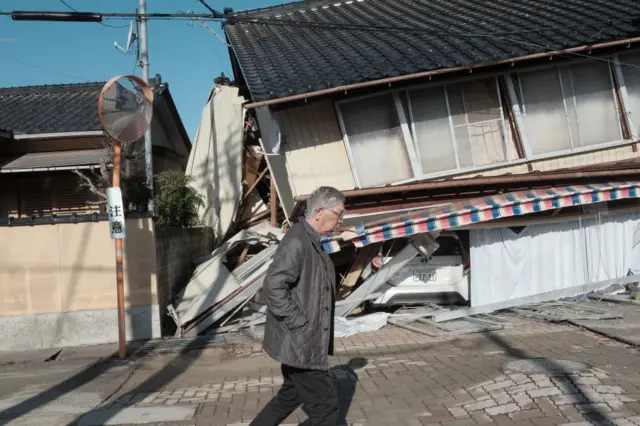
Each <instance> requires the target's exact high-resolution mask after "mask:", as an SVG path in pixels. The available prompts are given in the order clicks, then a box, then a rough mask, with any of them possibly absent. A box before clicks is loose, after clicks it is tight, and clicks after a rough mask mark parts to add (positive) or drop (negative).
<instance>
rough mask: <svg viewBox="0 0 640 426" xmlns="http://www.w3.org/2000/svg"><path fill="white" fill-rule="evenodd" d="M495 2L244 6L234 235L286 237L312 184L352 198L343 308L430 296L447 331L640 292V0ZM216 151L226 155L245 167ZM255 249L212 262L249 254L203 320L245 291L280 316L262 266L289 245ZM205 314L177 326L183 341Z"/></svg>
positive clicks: (338, 252)
mask: <svg viewBox="0 0 640 426" xmlns="http://www.w3.org/2000/svg"><path fill="white" fill-rule="evenodd" d="M485 3H486V2H481V1H479V0H478V1H471V2H467V3H465V5H464V6H463V5H447V6H442V5H439V4H435V3H433V2H428V1H416V2H413V3H394V5H393V7H390V6H389V5H388V4H387V2H385V1H383V0H364V1H347V2H338V3H335V2H323V1H303V2H298V3H292V4H285V5H282V6H277V7H272V8H266V9H260V10H255V11H246V12H237V13H233V12H229V13H228V14H227V15H226V17H227V21H226V23H225V25H224V30H225V33H226V36H227V39H228V41H229V43H230V46H231V47H230V56H231V62H232V65H233V70H234V74H235V81H236V82H237V85H238V87H237V88H228V87H224V88H223V89H219V91H220V90H222V92H221V93H223V94H224V93H225V92H228V93H231V92H232V91H233V93H232V95H231V96H229V97H228V98H229V100H227V101H225V102H221V103H220V105H219V106H216V107H215V108H212V110H215V109H220V108H226V105H227V106H228V105H229V104H230V103H233V104H234V105H235V106H234V108H235V109H233V111H239V110H240V108H239V107H238V106H237V105H239V103H238V102H237V101H235V100H234V99H237V98H238V97H241V98H242V99H244V101H243V104H242V106H243V111H244V115H243V119H239V118H238V117H237V116H239V113H235V112H234V115H235V116H236V117H235V118H234V120H236V121H235V122H234V123H235V124H234V126H235V127H234V128H235V129H240V128H241V127H242V125H243V123H244V130H243V131H242V132H241V133H238V132H240V131H239V130H235V132H236V133H235V135H234V136H233V137H227V139H226V142H225V143H232V144H233V150H236V151H234V152H236V154H234V157H233V158H235V159H236V160H235V161H236V162H238V161H239V160H238V158H240V155H239V154H237V150H240V149H241V148H244V152H245V156H244V166H243V167H244V172H242V171H241V170H240V168H239V166H238V167H237V168H236V169H235V171H234V172H233V173H234V179H233V182H232V183H233V185H235V186H234V188H235V192H234V193H233V194H234V195H233V197H231V198H229V197H227V198H225V201H224V202H225V203H230V204H228V205H229V206H230V207H229V209H231V210H233V211H234V220H233V221H227V222H226V223H228V224H229V225H228V229H220V230H219V231H220V233H221V234H220V237H221V238H223V239H224V238H228V237H229V236H231V235H234V234H235V233H237V232H238V231H239V230H240V229H247V228H250V227H252V226H255V225H256V224H258V223H260V221H261V220H266V219H267V218H269V217H271V226H273V227H279V228H281V229H284V230H286V228H287V226H290V224H291V223H293V222H294V221H296V220H299V219H300V217H301V215H302V213H303V211H304V204H305V200H306V198H307V197H308V194H310V193H311V192H312V191H313V190H314V189H315V188H316V187H318V186H321V185H330V186H334V187H336V188H338V189H340V190H342V191H344V193H345V195H346V197H347V201H346V208H347V215H346V216H345V222H344V224H343V229H341V230H339V231H338V232H336V233H335V234H334V235H330V236H327V237H326V238H325V239H324V240H323V246H324V248H325V250H326V251H327V252H329V253H331V256H332V258H333V259H334V262H335V264H336V268H337V271H338V274H339V277H338V278H339V279H338V282H339V283H340V288H339V289H338V291H339V293H338V294H339V295H340V298H341V300H340V301H339V302H338V308H337V310H336V312H337V314H338V316H347V315H349V314H352V313H354V312H357V311H359V310H360V309H361V308H362V306H374V307H379V308H389V307H394V306H404V305H416V304H418V305H419V304H422V305H425V304H426V305H428V306H431V307H432V308H433V309H431V308H430V309H431V311H429V312H427V313H425V312H426V311H423V312H422V313H421V315H428V316H430V317H432V318H433V320H434V321H436V322H441V321H447V320H452V319H456V318H461V317H465V316H469V315H479V314H486V313H490V312H493V311H496V310H500V309H507V308H512V307H517V306H523V305H526V304H530V303H536V302H541V301H545V300H556V299H561V298H566V297H572V296H575V295H578V294H583V293H588V292H590V291H594V290H600V289H603V288H606V287H608V286H611V285H612V284H625V283H630V282H635V281H636V279H635V278H634V277H633V271H636V270H638V269H640V265H639V264H638V260H639V258H640V254H639V252H638V250H639V249H640V246H639V244H638V235H640V233H639V232H638V229H640V228H639V227H638V225H639V224H640V205H639V204H638V196H639V194H640V193H639V190H640V188H639V185H640V153H639V151H638V146H637V144H638V142H639V138H640V77H639V76H640V74H638V72H637V68H638V67H640V43H639V42H640V37H638V31H639V30H640V24H638V21H637V19H631V18H630V17H633V16H638V14H639V13H640V4H638V3H637V2H635V1H630V0H604V1H602V2H599V3H597V4H589V5H585V4H581V5H574V4H567V3H566V2H563V1H560V0H554V1H551V2H550V1H544V2H543V1H533V2H529V3H527V4H517V5H515V4H513V5H510V7H509V9H508V10H507V9H504V8H503V7H502V6H500V5H499V4H498V3H490V4H485ZM479 14H481V15H482V16H492V18H491V19H489V20H484V19H478V15H479ZM371 17H377V18H376V24H373V23H372V22H371V21H370V18H371ZM595 17H597V19H596V18H595ZM585 23H588V25H587V24H585ZM374 27H375V31H372V29H374ZM474 34H475V35H477V36H473V35H474ZM505 34H510V35H509V36H506V35H505ZM217 96H221V95H220V94H219V95H217ZM213 99H214V103H215V99H216V98H215V97H214V98H213ZM219 99H220V100H222V99H223V97H219ZM211 105H213V104H211ZM207 114H208V115H209V116H212V114H213V112H211V111H209V112H207ZM203 118H204V117H203ZM213 121H214V122H215V125H214V126H213V128H216V127H218V126H226V125H225V124H224V121H223V120H217V119H216V120H213ZM210 127H211V126H210ZM228 128H229V126H226V127H224V129H228ZM225 131H226V130H225ZM220 137H222V136H220ZM205 139H206V138H204V139H203V140H205ZM232 139H233V141H231V140H232ZM240 139H242V141H243V142H242V144H241V143H240ZM199 141H200V134H199V137H198V141H197V142H196V144H198V143H199ZM210 145H211V143H210ZM211 146H213V148H211V147H208V148H207V149H208V150H209V152H217V155H218V157H217V160H216V161H226V159H228V158H229V156H228V155H227V154H225V156H226V157H225V156H223V155H222V153H223V152H227V150H226V148H225V149H223V148H222V146H223V145H222V144H220V142H218V144H217V145H216V144H215V143H214V144H213V145H211ZM197 149H198V148H197V147H196V148H194V151H197ZM220 169H222V168H220ZM239 176H242V178H240V177H239ZM267 179H268V182H269V183H268V184H267V183H265V180H267ZM212 188H218V186H215V185H214V186H212ZM220 188H222V187H221V186H220ZM221 190H222V189H221ZM225 190H226V189H225ZM228 200H233V201H228ZM234 203H235V204H234ZM226 227H227V226H225V227H223V228H226ZM223 234H224V235H223ZM263 237H264V238H266V236H263ZM242 238H245V237H242ZM243 241H244V243H243V244H244V248H243V249H242V252H241V253H240V254H239V255H238V254H237V253H236V254H235V255H234V254H233V253H231V252H232V250H231V249H230V248H229V247H227V246H224V247H227V248H225V250H226V252H227V253H229V254H230V255H231V257H232V258H233V259H236V260H235V261H230V260H225V261H223V260H220V259H221V258H219V257H216V256H219V252H214V254H213V255H212V258H211V259H210V260H209V262H213V259H214V258H215V259H218V260H216V261H215V262H213V263H215V264H216V265H217V266H215V267H216V268H221V267H220V262H227V264H229V265H230V263H229V262H231V263H233V264H232V265H230V266H227V267H225V268H226V269H225V270H224V274H225V275H230V276H233V277H235V278H234V280H233V281H234V282H233V284H234V285H233V286H231V287H230V288H229V289H227V290H225V291H222V292H220V293H219V295H218V296H216V297H213V298H211V297H205V296H203V295H202V294H201V295H200V296H199V297H201V298H202V299H203V302H202V303H201V302H197V303H199V305H198V306H199V308H198V309H196V311H197V315H204V316H205V317H206V316H207V315H209V317H208V319H207V321H206V322H205V324H209V325H210V324H213V322H215V321H217V319H215V318H218V317H217V316H214V317H213V319H212V317H211V316H210V314H211V312H212V311H211V309H212V307H214V308H215V307H216V306H219V305H217V304H220V303H223V301H224V300H228V298H229V297H230V295H232V294H234V290H233V289H234V288H236V290H235V291H240V290H238V289H237V285H240V288H245V287H246V288H247V290H246V294H245V295H244V296H243V297H239V298H237V299H235V300H234V302H233V303H231V304H229V305H228V306H227V308H226V310H227V311H228V310H229V309H230V310H241V309H242V307H246V306H250V307H252V310H251V314H250V316H249V317H248V319H247V318H245V319H243V320H242V321H243V322H242V321H241V322H237V323H236V324H238V325H237V326H242V327H244V326H247V324H254V323H255V322H256V321H259V318H258V317H259V315H258V316H256V315H257V314H260V313H261V312H264V306H261V305H260V303H259V299H260V298H259V291H258V290H257V289H256V288H257V287H259V284H255V282H256V281H255V279H254V278H255V276H254V275H251V274H252V273H253V272H255V273H258V272H256V271H263V270H264V265H266V264H267V263H268V260H265V258H268V257H269V256H271V255H272V252H273V250H274V249H273V247H275V246H277V237H275V239H270V240H269V241H270V242H271V245H268V244H267V245H265V247H266V248H265V249H264V251H263V252H259V253H258V254H256V255H255V257H249V260H246V259H247V253H248V252H249V251H248V250H249V249H248V248H247V247H249V246H251V247H253V248H252V249H251V250H253V249H254V248H255V247H254V246H255V245H251V244H250V242H249V240H247V239H244V240H243ZM262 253H266V254H262ZM234 256H235V257H234ZM254 259H256V260H254ZM234 262H235V263H234ZM243 262H246V263H243ZM245 265H246V266H245ZM234 268H235V269H234ZM235 271H239V272H235ZM629 275H631V276H629ZM198 279H199V278H198V277H197V274H196V275H195V276H194V279H193V280H192V282H191V283H190V284H189V285H188V286H187V289H186V292H187V293H189V292H190V291H191V290H189V288H191V287H194V286H195V284H194V282H195V281H194V280H196V281H197V280H198ZM225 285H226V284H225ZM211 288H214V287H213V284H211V283H208V284H207V285H205V286H204V287H201V288H200V290H198V291H201V292H204V293H206V292H209V293H207V294H210V293H211V291H213V290H210V289H211ZM254 290H255V291H254ZM198 291H196V293H198ZM217 292H218V290H215V291H213V293H216V294H218V293H217ZM185 297H186V299H184V300H182V301H177V303H182V304H185V303H191V302H190V299H189V297H191V296H189V297H187V296H185ZM185 300H186V301H185ZM204 300H206V303H204ZM194 303H195V302H194ZM433 303H436V304H438V305H439V306H443V305H452V306H456V307H457V308H456V309H449V308H446V309H443V308H441V307H439V308H437V309H436V308H435V305H432V304H433ZM185 309H186V305H185ZM189 309H192V307H190V308H189ZM177 311H178V312H180V308H178V309H177ZM196 311H193V313H191V314H189V315H188V316H187V317H186V318H182V320H179V319H178V320H177V322H178V325H179V326H180V327H181V330H182V332H188V331H189V330H192V329H194V328H193V325H192V326H191V327H192V328H188V327H187V328H185V327H184V324H185V322H184V320H185V319H187V320H189V321H194V319H196V318H197V315H196V314H195V312H196ZM214 311H215V309H214ZM185 312H186V311H185ZM181 315H184V314H180V313H179V314H178V318H179V317H180V316H181ZM219 318H222V316H220V317H219ZM180 321H182V322H180ZM195 329H197V330H201V329H202V327H196V328H195Z"/></svg>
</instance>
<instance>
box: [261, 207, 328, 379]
mask: <svg viewBox="0 0 640 426" xmlns="http://www.w3.org/2000/svg"><path fill="white" fill-rule="evenodd" d="M335 282H336V278H335V269H334V266H333V262H332V261H331V258H330V257H329V255H328V254H327V253H326V252H325V251H324V250H322V246H321V245H320V235H319V234H318V233H317V232H316V231H315V230H314V229H313V228H312V227H311V225H309V223H308V222H307V221H306V220H304V219H302V220H301V221H300V222H298V223H296V224H295V225H293V226H292V227H291V229H290V230H289V232H287V233H286V234H285V236H284V238H283V239H282V242H281V243H280V246H279V247H278V249H277V250H276V252H275V256H274V259H273V263H271V265H270V266H269V269H268V270H267V276H266V277H265V280H264V291H265V296H266V297H265V298H266V301H267V308H268V309H267V323H266V325H265V331H264V342H263V345H264V349H265V351H266V352H267V354H269V356H271V357H272V358H273V359H275V360H276V361H278V362H280V363H281V364H285V365H289V366H292V367H297V368H305V369H311V370H326V369H328V368H329V355H333V316H334V306H335V304H334V299H335Z"/></svg>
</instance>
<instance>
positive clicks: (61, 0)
mask: <svg viewBox="0 0 640 426" xmlns="http://www.w3.org/2000/svg"><path fill="white" fill-rule="evenodd" d="M59 1H60V3H62V4H63V5H65V6H67V7H68V8H69V9H71V10H72V11H74V12H77V10H76V9H74V8H73V7H71V6H69V3H67V2H66V1H65V0H59ZM98 24H100V25H103V26H105V27H109V28H126V27H128V25H109V24H105V23H104V22H98Z"/></svg>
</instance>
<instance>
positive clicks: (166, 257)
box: [156, 228, 214, 335]
mask: <svg viewBox="0 0 640 426" xmlns="http://www.w3.org/2000/svg"><path fill="white" fill-rule="evenodd" d="M213 243H214V234H213V229H212V228H187V229H184V228H158V229H156V250H157V253H158V289H159V290H158V305H159V309H160V322H161V324H162V332H163V333H162V334H163V335H170V334H173V333H174V332H175V324H174V322H173V320H171V318H169V317H168V316H167V315H166V311H167V304H168V303H169V302H170V301H171V300H172V299H173V297H174V296H175V295H176V294H177V293H178V292H179V291H180V290H182V289H183V288H184V286H185V285H187V283H188V282H189V279H190V278H191V274H193V271H194V269H195V267H196V266H198V260H199V259H200V258H202V257H204V256H207V255H210V254H211V252H212V250H213Z"/></svg>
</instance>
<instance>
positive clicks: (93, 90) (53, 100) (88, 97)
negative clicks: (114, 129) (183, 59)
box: [0, 79, 166, 135]
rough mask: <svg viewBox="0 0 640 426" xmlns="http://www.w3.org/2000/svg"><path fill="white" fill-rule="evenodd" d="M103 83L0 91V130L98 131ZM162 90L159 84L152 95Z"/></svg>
mask: <svg viewBox="0 0 640 426" xmlns="http://www.w3.org/2000/svg"><path fill="white" fill-rule="evenodd" d="M152 80H153V81H152V82H151V83H152V84H155V83H156V81H155V79H152ZM105 83H106V82H96V83H79V84H57V85H46V86H24V87H9V88H0V128H5V129H7V130H11V131H13V133H14V134H16V135H19V134H43V133H66V132H85V131H96V130H102V127H101V126H100V121H99V120H98V97H99V96H100V91H101V90H102V87H103V86H104V84H105ZM165 89H166V83H165V84H161V85H159V86H157V92H156V93H158V94H163V93H164V92H165Z"/></svg>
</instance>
